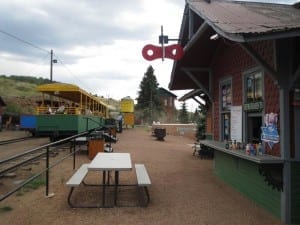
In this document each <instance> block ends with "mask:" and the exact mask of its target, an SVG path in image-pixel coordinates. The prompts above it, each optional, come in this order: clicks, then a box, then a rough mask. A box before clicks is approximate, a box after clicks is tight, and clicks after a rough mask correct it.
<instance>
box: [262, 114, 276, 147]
mask: <svg viewBox="0 0 300 225" xmlns="http://www.w3.org/2000/svg"><path fill="white" fill-rule="evenodd" d="M264 120H265V126H264V127H261V131H262V134H261V140H262V141H264V142H267V143H268V145H269V147H270V148H271V149H272V148H273V146H274V144H276V143H279V134H278V130H277V121H278V115H277V114H276V113H269V114H266V115H265V117H264Z"/></svg>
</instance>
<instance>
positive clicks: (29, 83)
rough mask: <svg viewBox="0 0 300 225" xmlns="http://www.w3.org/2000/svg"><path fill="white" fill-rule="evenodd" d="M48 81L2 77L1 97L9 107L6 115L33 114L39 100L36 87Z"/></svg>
mask: <svg viewBox="0 0 300 225" xmlns="http://www.w3.org/2000/svg"><path fill="white" fill-rule="evenodd" d="M48 82H49V80H48V79H43V78H34V77H26V76H5V75H1V76H0V96H1V97H2V99H3V100H4V102H5V103H6V105H7V107H6V109H5V111H4V114H27V113H28V114H31V113H34V111H35V102H36V100H37V99H38V98H39V96H40V95H39V94H38V93H37V91H36V87H37V85H39V84H42V83H48Z"/></svg>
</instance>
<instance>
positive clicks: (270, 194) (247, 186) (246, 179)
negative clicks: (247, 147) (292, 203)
mask: <svg viewBox="0 0 300 225" xmlns="http://www.w3.org/2000/svg"><path fill="white" fill-rule="evenodd" d="M214 172H215V174H216V175H217V176H218V177H220V178H221V179H222V180H224V181H225V182H226V183H228V184H230V185H231V186H233V187H234V188H235V189H237V190H238V191H239V192H241V193H242V194H244V195H246V196H247V197H248V198H250V199H251V200H253V201H254V202H256V203H257V204H258V205H260V206H261V207H263V208H265V209H266V210H267V211H269V212H271V213H272V214H273V215H275V216H276V217H278V218H280V216H281V208H280V207H281V206H280V202H281V192H279V191H277V190H276V189H272V187H271V186H268V184H267V183H266V182H265V181H264V177H263V176H262V175H260V174H259V171H258V164H256V163H252V162H249V161H247V160H243V159H240V158H237V157H234V156H231V155H228V154H224V153H222V152H219V151H215V170H214Z"/></svg>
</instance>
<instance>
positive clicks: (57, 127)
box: [36, 83, 109, 139]
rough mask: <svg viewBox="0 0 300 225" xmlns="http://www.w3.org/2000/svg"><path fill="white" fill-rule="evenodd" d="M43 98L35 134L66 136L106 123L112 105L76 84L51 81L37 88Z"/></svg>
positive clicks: (38, 111) (54, 136)
mask: <svg viewBox="0 0 300 225" xmlns="http://www.w3.org/2000/svg"><path fill="white" fill-rule="evenodd" d="M37 90H38V91H39V92H40V93H41V94H42V101H41V102H40V105H39V106H37V109H36V135H38V136H50V138H51V137H52V138H53V139H55V138H57V137H66V136H71V135H75V134H78V133H81V132H84V131H87V130H90V129H94V128H97V129H98V128H102V127H104V126H105V119H108V118H109V107H108V105H107V104H105V103H104V102H103V101H101V100H100V98H98V97H97V96H94V95H92V94H90V93H88V92H87V91H85V90H83V89H81V88H80V87H78V86H77V85H73V84H66V83H50V84H43V85H40V86H38V87H37Z"/></svg>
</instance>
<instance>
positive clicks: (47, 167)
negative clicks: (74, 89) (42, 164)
mask: <svg viewBox="0 0 300 225" xmlns="http://www.w3.org/2000/svg"><path fill="white" fill-rule="evenodd" d="M48 194H49V146H47V148H46V196H48Z"/></svg>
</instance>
